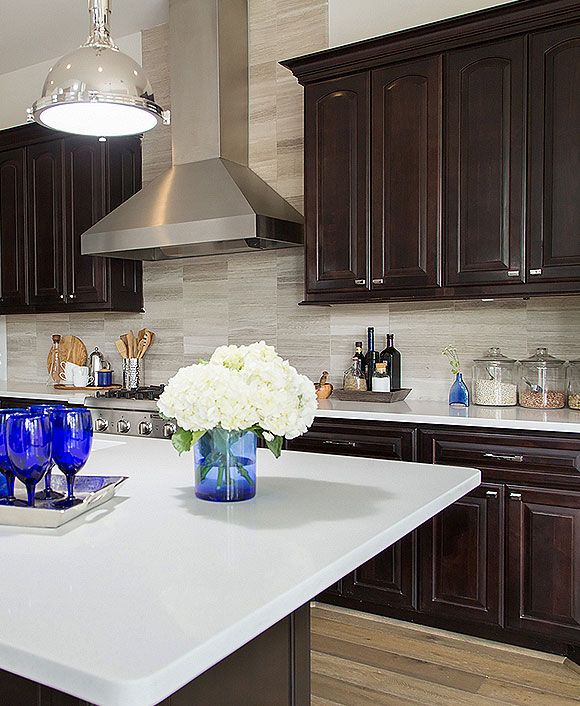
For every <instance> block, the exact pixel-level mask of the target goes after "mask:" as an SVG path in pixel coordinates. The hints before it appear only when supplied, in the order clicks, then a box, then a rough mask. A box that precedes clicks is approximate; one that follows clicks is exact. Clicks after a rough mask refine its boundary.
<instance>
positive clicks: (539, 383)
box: [518, 348, 566, 409]
mask: <svg viewBox="0 0 580 706" xmlns="http://www.w3.org/2000/svg"><path fill="white" fill-rule="evenodd" d="M520 372H521V376H520V384H519V390H518V392H519V400H520V406H521V407H531V408H534V409H560V408H561V407H565V406H566V367H565V362H564V361H563V360H560V359H559V358H554V356H552V355H550V354H549V353H548V349H547V348H536V352H535V353H534V355H533V356H531V357H530V358H527V359H526V360H523V361H522V362H521V371H520Z"/></svg>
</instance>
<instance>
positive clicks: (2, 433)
mask: <svg viewBox="0 0 580 706" xmlns="http://www.w3.org/2000/svg"><path fill="white" fill-rule="evenodd" d="M13 414H20V415H23V414H24V415H25V414H28V412H27V411H26V410H25V409H21V408H14V409H0V473H2V475H3V476H4V480H5V481H6V491H5V496H4V497H3V498H0V505H14V502H15V498H14V479H15V475H14V468H13V467H12V464H11V463H10V459H9V458H8V449H7V446H6V421H7V419H8V418H9V417H10V416H11V415H13Z"/></svg>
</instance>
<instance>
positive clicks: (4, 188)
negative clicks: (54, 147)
mask: <svg viewBox="0 0 580 706" xmlns="http://www.w3.org/2000/svg"><path fill="white" fill-rule="evenodd" d="M25 162H26V151H25V150H24V148H21V149H16V150H9V151H7V152H0V312H2V311H6V310H9V309H11V308H12V307H17V306H23V305H24V304H25V303H26V260H25V257H26V253H25V249H26V232H25V227H26V216H25V193H26V182H25V176H24V172H25Z"/></svg>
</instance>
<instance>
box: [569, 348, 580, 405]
mask: <svg viewBox="0 0 580 706" xmlns="http://www.w3.org/2000/svg"><path fill="white" fill-rule="evenodd" d="M567 377H568V407H570V409H580V360H571V361H570V363H569V365H568V370H567Z"/></svg>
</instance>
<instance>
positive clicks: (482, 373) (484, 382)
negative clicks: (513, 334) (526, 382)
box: [472, 347, 519, 407]
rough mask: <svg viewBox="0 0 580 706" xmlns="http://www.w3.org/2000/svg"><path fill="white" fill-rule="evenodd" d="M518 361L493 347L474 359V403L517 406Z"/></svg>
mask: <svg viewBox="0 0 580 706" xmlns="http://www.w3.org/2000/svg"><path fill="white" fill-rule="evenodd" d="M518 365H519V364H518V361H517V360H516V359H515V358H508V357H507V356H505V355H503V353H502V352H501V350H500V349H499V348H495V347H492V348H490V349H489V350H488V351H487V353H486V354H485V355H484V356H483V357H482V358H476V359H475V360H474V361H473V382H472V398H473V402H474V404H478V405H486V406H489V407H515V405H517V403H518Z"/></svg>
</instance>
